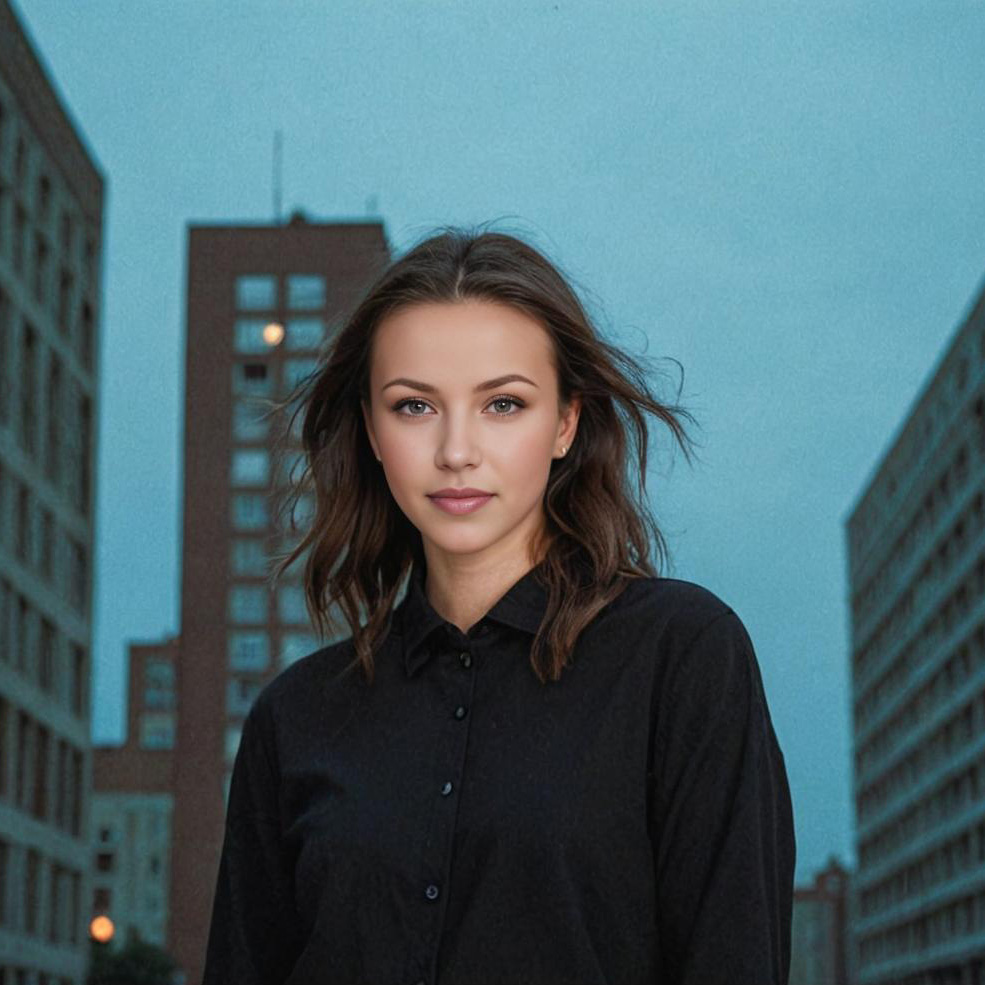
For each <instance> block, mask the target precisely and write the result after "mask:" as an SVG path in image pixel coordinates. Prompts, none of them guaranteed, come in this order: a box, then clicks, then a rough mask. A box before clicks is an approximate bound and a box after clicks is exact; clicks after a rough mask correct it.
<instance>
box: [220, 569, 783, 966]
mask: <svg viewBox="0 0 985 985" xmlns="http://www.w3.org/2000/svg"><path fill="white" fill-rule="evenodd" d="M536 571H537V569H532V570H531V571H529V572H527V574H526V575H524V576H523V577H522V578H520V579H519V580H518V581H517V582H516V583H515V584H514V585H513V586H512V587H511V588H510V589H509V591H507V592H506V594H505V595H504V596H502V597H501V598H500V599H499V601H498V602H497V603H496V604H495V605H494V606H493V607H492V609H491V610H490V611H489V612H488V613H487V614H486V615H485V616H484V617H483V618H482V619H481V620H480V621H479V622H478V623H477V624H476V625H474V626H472V627H471V628H470V630H469V632H468V634H465V633H463V632H462V631H461V630H460V629H459V628H458V627H457V626H455V625H453V624H451V623H448V622H446V621H445V620H444V619H443V618H442V617H441V616H440V615H438V613H437V612H436V611H435V610H434V609H433V608H432V606H431V605H430V603H429V602H428V599H427V596H426V595H425V593H424V585H423V577H424V576H423V574H422V573H421V572H416V573H415V574H414V575H413V577H412V579H411V581H410V583H409V585H408V589H407V592H406V595H405V597H404V598H403V599H402V600H401V601H400V604H399V605H398V606H397V607H396V608H395V611H394V617H393V620H392V622H391V625H390V629H389V634H388V636H387V640H386V643H385V644H384V646H383V648H382V649H381V650H380V651H378V653H377V656H376V679H375V681H374V683H373V684H372V685H368V684H367V683H366V681H365V679H364V677H363V674H362V670H361V668H359V667H356V668H353V669H352V670H350V671H348V672H345V673H343V671H344V668H345V665H346V664H347V663H349V661H350V660H351V659H352V657H353V655H354V650H353V647H352V641H351V638H350V639H346V640H345V641H342V642H338V643H334V644H331V645H329V646H327V647H325V648H323V649H321V650H318V651H317V652H315V653H312V654H310V655H308V656H306V657H304V658H303V659H301V660H299V661H298V662H297V663H295V664H293V665H291V666H290V667H288V668H286V669H285V670H283V671H282V672H281V673H280V674H279V675H278V676H277V677H275V678H274V679H273V680H272V681H270V682H269V683H268V684H267V685H266V686H265V687H264V689H263V691H262V692H261V693H260V695H259V697H258V698H257V699H256V702H255V703H254V705H253V707H252V708H251V710H250V713H249V715H248V717H247V719H246V721H245V723H244V726H243V731H242V738H241V741H240V747H239V751H238V754H237V756H236V760H235V764H234V767H233V775H232V780H231V784H230V790H229V802H228V808H227V815H226V828H225V835H224V840H223V848H222V856H221V861H220V865H219V871H218V879H217V883H216V893H215V900H214V908H213V912H212V922H211V927H210V931H209V939H208V947H207V956H206V966H205V973H204V985H219V983H224V985H225V983H228V985H281V983H285V985H316V983H317V985H361V983H366V985H370V983H371V985H418V983H426V985H507V983H509V985H520V983H530V985H534V983H536V985H561V983H565V985H574V983H578V985H595V983H598V985H602V983H608V985H637V983H639V985H643V983H647V985H655V983H664V985H718V983H722V985H724V983H729V985H767V983H769V985H786V983H787V978H788V970H789V964H790V922H791V912H792V902H793V901H792V896H793V874H794V861H795V841H794V828H793V816H792V808H791V801H790V792H789V787H788V785H787V775H786V769H785V764H784V759H783V755H782V753H781V751H780V747H779V745H778V743H777V739H776V735H775V733H774V731H773V726H772V722H771V719H770V714H769V710H768V708H767V703H766V699H765V696H764V693H763V686H762V679H761V677H760V671H759V667H758V664H757V660H756V656H755V654H754V651H753V646H752V643H751V641H750V639H749V636H748V634H747V632H746V629H745V627H744V625H743V623H742V622H741V621H740V619H739V617H738V616H737V615H736V613H735V612H733V610H732V609H731V608H729V607H728V606H727V605H726V604H725V603H724V602H723V601H722V600H721V599H720V598H719V597H718V596H717V595H715V594H714V593H712V592H711V591H709V590H708V589H705V588H703V587H701V586H700V585H697V584H695V583H693V582H688V581H682V580H679V579H674V578H662V577H652V578H643V579H638V580H633V581H630V582H629V585H628V587H627V588H626V589H625V590H624V592H623V593H622V595H620V596H619V598H618V599H616V601H615V602H613V603H612V604H611V605H610V606H608V607H607V608H606V609H604V610H603V611H602V612H601V613H600V615H599V616H598V617H597V618H596V619H595V620H594V621H593V622H592V623H591V624H590V625H589V626H588V628H587V629H585V630H584V631H583V633H582V635H581V637H580V638H579V640H578V644H577V646H576V648H575V651H574V661H573V663H572V665H571V666H569V667H567V668H566V669H565V670H564V671H563V672H562V676H561V679H560V680H559V681H556V682H554V681H548V682H547V683H546V684H541V683H540V681H539V680H538V679H537V677H536V676H535V674H534V672H533V668H532V666H531V665H530V662H529V657H530V645H531V642H532V640H533V635H534V633H535V631H536V629H537V627H538V625H539V623H540V620H541V616H542V615H543V612H544V610H545V605H546V601H547V592H546V589H545V588H543V587H542V586H541V585H540V583H539V582H537V580H536V577H535V575H536Z"/></svg>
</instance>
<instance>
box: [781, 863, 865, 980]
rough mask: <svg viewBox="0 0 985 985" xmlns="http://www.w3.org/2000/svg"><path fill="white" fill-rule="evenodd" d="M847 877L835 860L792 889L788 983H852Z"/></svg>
mask: <svg viewBox="0 0 985 985" xmlns="http://www.w3.org/2000/svg"><path fill="white" fill-rule="evenodd" d="M850 889H851V877H850V873H849V872H848V870H847V869H846V868H845V867H844V866H843V865H841V864H840V863H839V862H838V861H837V859H835V858H831V859H830V860H829V861H828V864H827V865H826V866H825V867H824V868H823V869H822V870H821V871H820V872H818V873H817V874H816V875H815V876H814V884H813V885H812V886H802V887H800V888H797V889H795V890H794V894H793V921H792V926H791V953H790V981H789V983H788V985H854V980H853V978H852V977H851V974H850V968H849V963H848V948H847V929H848V927H847V922H848V918H849V904H848V900H849V893H850Z"/></svg>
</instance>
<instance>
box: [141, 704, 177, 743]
mask: <svg viewBox="0 0 985 985" xmlns="http://www.w3.org/2000/svg"><path fill="white" fill-rule="evenodd" d="M140 747H141V749H173V748H174V715H173V714H172V713H170V712H165V711H148V712H145V713H144V714H143V715H141V716H140Z"/></svg>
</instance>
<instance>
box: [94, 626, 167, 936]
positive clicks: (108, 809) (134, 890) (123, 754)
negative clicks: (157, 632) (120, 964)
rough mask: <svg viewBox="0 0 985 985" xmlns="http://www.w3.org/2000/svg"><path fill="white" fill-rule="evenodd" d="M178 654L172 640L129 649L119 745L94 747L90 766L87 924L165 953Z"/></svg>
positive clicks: (134, 644)
mask: <svg viewBox="0 0 985 985" xmlns="http://www.w3.org/2000/svg"><path fill="white" fill-rule="evenodd" d="M177 653H178V640H177V639H170V640H164V641H162V642H160V643H133V644H131V645H130V648H129V652H128V660H127V666H128V667H129V678H128V683H127V736H126V741H125V742H124V744H123V745H122V746H96V747H94V749H93V762H92V782H93V792H92V853H93V887H92V899H91V908H90V911H89V916H90V918H94V917H97V916H106V917H109V918H110V920H111V921H112V922H113V927H114V935H113V939H114V942H119V943H123V942H125V941H126V940H127V938H128V937H129V936H130V935H131V934H137V935H138V936H139V937H140V939H141V940H144V941H148V942H150V943H151V944H156V945H157V946H158V947H161V948H165V949H166V947H167V936H168V933H167V932H168V904H169V902H170V900H169V896H170V875H171V814H172V808H173V803H174V798H173V796H172V793H171V787H172V769H173V762H174V757H173V750H174V740H175V724H176V722H177V717H176V716H177V710H178V709H177V698H178V688H177V682H176V671H177Z"/></svg>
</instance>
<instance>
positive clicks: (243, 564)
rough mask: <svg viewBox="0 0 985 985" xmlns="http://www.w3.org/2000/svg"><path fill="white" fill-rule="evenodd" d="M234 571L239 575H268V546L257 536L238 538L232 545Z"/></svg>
mask: <svg viewBox="0 0 985 985" xmlns="http://www.w3.org/2000/svg"><path fill="white" fill-rule="evenodd" d="M232 573H233V574H234V575H239V576H243V575H245V576H248V577H249V576H254V575H255V576H260V577H265V576H266V575H267V548H266V545H265V544H264V542H263V541H262V540H258V539H256V538H250V539H246V538H236V539H235V540H234V541H233V546H232Z"/></svg>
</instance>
